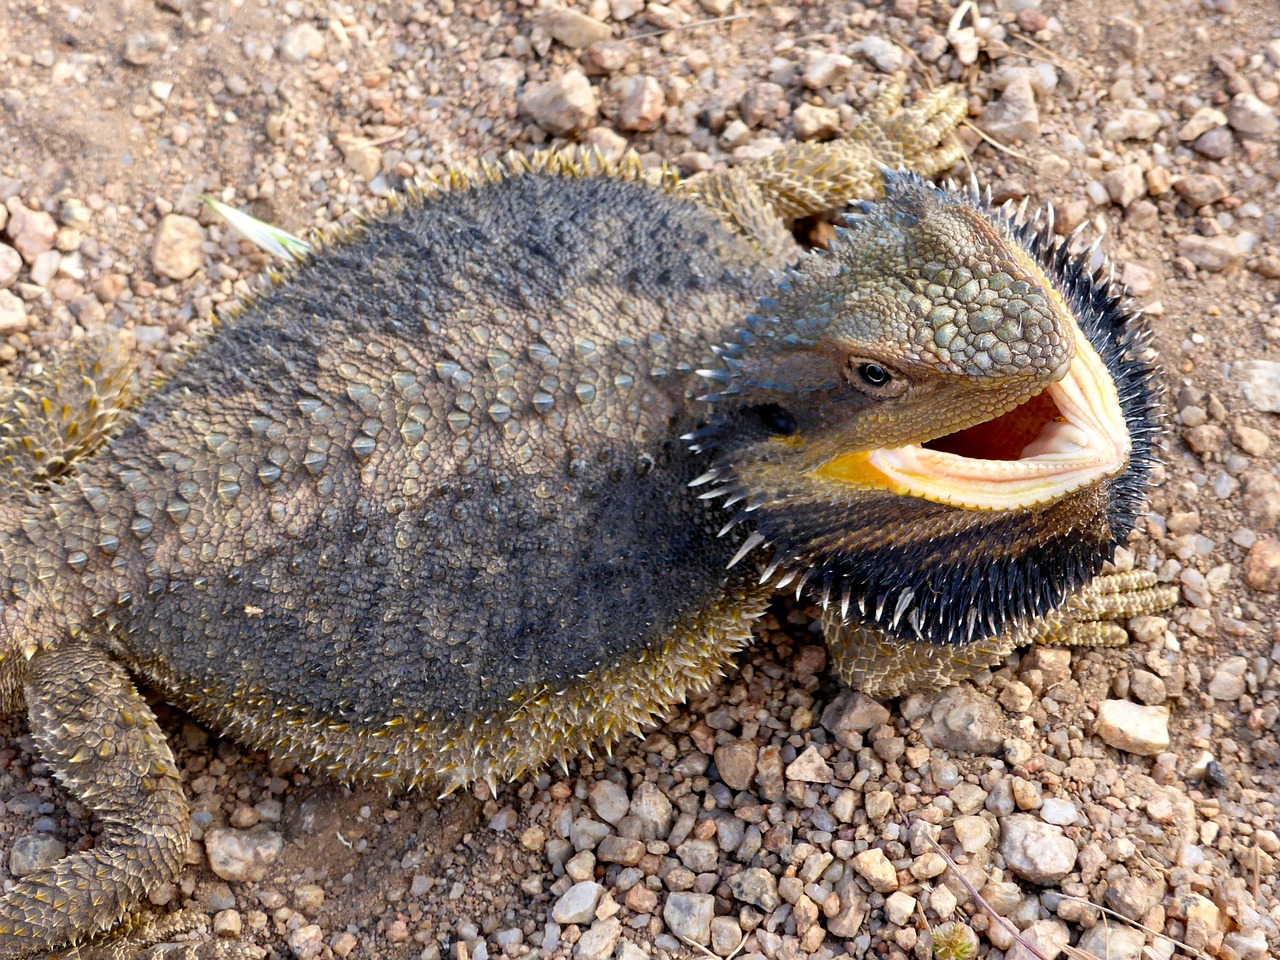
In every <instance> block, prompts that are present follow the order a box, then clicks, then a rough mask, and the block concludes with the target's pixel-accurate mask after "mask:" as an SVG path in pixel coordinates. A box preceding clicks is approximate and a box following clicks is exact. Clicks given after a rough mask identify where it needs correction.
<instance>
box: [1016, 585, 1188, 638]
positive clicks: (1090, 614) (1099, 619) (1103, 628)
mask: <svg viewBox="0 0 1280 960" xmlns="http://www.w3.org/2000/svg"><path fill="white" fill-rule="evenodd" d="M1177 602H1178V589H1177V587H1162V586H1160V584H1159V583H1158V582H1157V581H1156V575H1155V574H1154V573H1151V572H1149V571H1146V570H1131V571H1129V572H1127V573H1110V574H1105V575H1103V576H1101V577H1095V578H1094V579H1093V581H1092V582H1091V583H1090V584H1089V585H1088V586H1087V587H1085V588H1084V589H1083V590H1081V591H1080V592H1079V593H1077V594H1074V595H1073V596H1071V597H1069V598H1068V599H1067V602H1066V603H1064V604H1063V605H1062V606H1060V607H1059V608H1058V609H1057V610H1054V611H1053V612H1052V613H1050V614H1049V615H1048V616H1046V617H1044V618H1042V619H1040V620H1037V621H1036V622H1035V624H1034V627H1035V633H1034V635H1033V636H1032V637H1031V638H1030V639H1031V641H1034V642H1035V643H1043V644H1046V645H1050V646H1062V647H1122V646H1124V645H1125V644H1126V643H1128V642H1129V635H1128V633H1126V632H1125V630H1124V628H1123V627H1121V626H1120V625H1119V624H1117V623H1113V622H1111V621H1115V620H1125V619H1128V618H1129V617H1138V616H1142V615H1143V614H1148V613H1160V612H1161V611H1163V610H1168V609H1169V608H1170V607H1172V606H1173V605H1174V604H1175V603H1177Z"/></svg>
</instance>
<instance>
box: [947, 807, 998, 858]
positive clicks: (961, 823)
mask: <svg viewBox="0 0 1280 960" xmlns="http://www.w3.org/2000/svg"><path fill="white" fill-rule="evenodd" d="M951 828H952V830H954V831H955V834H956V842H957V843H959V844H960V849H961V850H963V851H964V852H965V853H977V852H978V851H979V850H981V849H982V848H983V847H985V846H986V845H987V844H989V843H990V842H991V824H989V823H988V822H987V821H986V819H985V818H983V817H978V816H967V817H956V819H955V822H954V823H952V825H951Z"/></svg>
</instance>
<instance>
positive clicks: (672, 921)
mask: <svg viewBox="0 0 1280 960" xmlns="http://www.w3.org/2000/svg"><path fill="white" fill-rule="evenodd" d="M715 909H716V898H715V897H713V896H710V895H709V894H705V893H673V894H671V895H670V896H668V897H667V902H666V905H665V906H663V908H662V919H663V922H665V923H666V925H667V930H668V932H670V934H671V935H672V936H673V937H676V938H677V939H687V940H692V941H693V942H694V943H700V944H702V945H703V946H706V944H708V943H710V942H711V918H712V917H713V916H714V915H715Z"/></svg>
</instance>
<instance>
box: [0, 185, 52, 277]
mask: <svg viewBox="0 0 1280 960" xmlns="http://www.w3.org/2000/svg"><path fill="white" fill-rule="evenodd" d="M7 207H8V210H9V222H8V224H6V225H5V233H7V234H8V235H9V241H10V242H11V243H12V244H13V248H14V249H15V250H17V251H18V253H20V254H21V255H22V259H23V260H24V261H26V262H27V263H29V264H30V263H35V260H36V257H38V256H40V254H42V253H44V252H45V251H46V250H52V249H53V241H54V239H55V238H56V237H57V235H58V225H57V223H56V222H54V219H53V217H52V216H50V215H49V214H47V213H45V212H44V211H43V210H31V209H28V208H27V207H25V206H23V204H22V203H21V202H19V201H18V199H17V198H14V199H11V200H10V201H9V202H8V204H7Z"/></svg>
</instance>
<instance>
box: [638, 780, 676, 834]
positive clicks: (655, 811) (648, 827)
mask: <svg viewBox="0 0 1280 960" xmlns="http://www.w3.org/2000/svg"><path fill="white" fill-rule="evenodd" d="M628 812H629V813H630V815H631V816H633V817H635V818H636V820H638V821H639V822H640V826H641V832H640V839H641V840H665V839H666V838H667V836H668V834H670V833H671V823H672V820H673V814H672V809H671V801H670V800H668V799H667V796H666V794H664V793H663V792H662V791H661V790H659V789H658V787H657V786H656V785H654V784H652V783H647V782H646V783H642V784H640V786H638V787H636V791H635V793H634V794H632V797H631V808H630V810H629V811H628Z"/></svg>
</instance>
